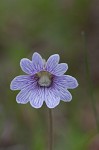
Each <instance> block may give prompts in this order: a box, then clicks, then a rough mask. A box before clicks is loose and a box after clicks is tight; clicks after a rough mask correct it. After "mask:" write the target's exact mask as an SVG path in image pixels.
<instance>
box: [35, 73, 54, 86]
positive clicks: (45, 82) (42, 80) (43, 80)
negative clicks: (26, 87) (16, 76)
mask: <svg viewBox="0 0 99 150" xmlns="http://www.w3.org/2000/svg"><path fill="white" fill-rule="evenodd" d="M37 76H38V84H39V85H40V86H44V87H49V86H50V85H51V82H52V81H51V78H52V75H51V74H50V73H49V72H46V71H41V72H39V73H37Z"/></svg>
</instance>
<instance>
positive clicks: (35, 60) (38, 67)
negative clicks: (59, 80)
mask: <svg viewBox="0 0 99 150" xmlns="http://www.w3.org/2000/svg"><path fill="white" fill-rule="evenodd" d="M32 64H33V68H34V69H35V71H36V73H37V72H40V71H42V70H43V69H44V61H43V59H42V57H41V55H40V54H38V53H37V52H35V53H34V54H33V56H32Z"/></svg>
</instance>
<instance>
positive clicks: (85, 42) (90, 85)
mask: <svg viewBox="0 0 99 150" xmlns="http://www.w3.org/2000/svg"><path fill="white" fill-rule="evenodd" d="M82 37H83V44H84V53H85V68H86V80H87V84H88V93H89V95H90V99H91V103H92V108H93V112H94V117H95V120H96V125H97V130H98V132H99V119H98V114H97V110H96V104H95V99H94V93H93V84H92V79H91V71H90V65H89V57H88V56H89V55H88V49H87V38H86V34H85V32H84V31H83V32H82Z"/></svg>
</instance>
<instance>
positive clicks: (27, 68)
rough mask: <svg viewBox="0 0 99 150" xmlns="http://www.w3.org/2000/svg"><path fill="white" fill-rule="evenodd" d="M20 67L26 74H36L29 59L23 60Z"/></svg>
mask: <svg viewBox="0 0 99 150" xmlns="http://www.w3.org/2000/svg"><path fill="white" fill-rule="evenodd" d="M20 66H21V69H22V70H23V71H24V72H25V73H27V74H31V75H34V74H35V70H34V68H33V64H32V61H30V60H29V59H27V58H23V59H21V61H20Z"/></svg>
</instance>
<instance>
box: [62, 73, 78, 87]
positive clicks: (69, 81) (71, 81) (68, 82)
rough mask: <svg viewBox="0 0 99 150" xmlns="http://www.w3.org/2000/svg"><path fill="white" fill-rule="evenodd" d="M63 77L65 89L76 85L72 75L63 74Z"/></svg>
mask: <svg viewBox="0 0 99 150" xmlns="http://www.w3.org/2000/svg"><path fill="white" fill-rule="evenodd" d="M64 79H65V80H66V88H67V89H74V88H76V87H77V86H78V82H77V80H76V79H75V78H74V77H72V76H69V75H65V76H64Z"/></svg>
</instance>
